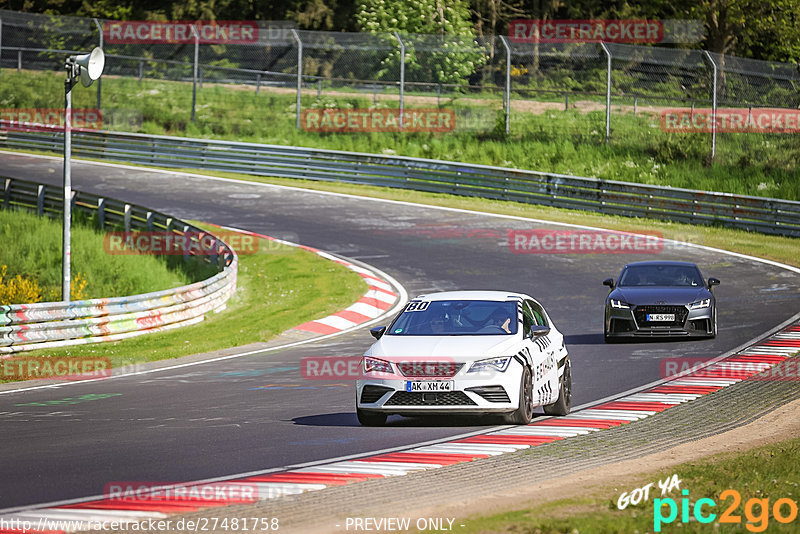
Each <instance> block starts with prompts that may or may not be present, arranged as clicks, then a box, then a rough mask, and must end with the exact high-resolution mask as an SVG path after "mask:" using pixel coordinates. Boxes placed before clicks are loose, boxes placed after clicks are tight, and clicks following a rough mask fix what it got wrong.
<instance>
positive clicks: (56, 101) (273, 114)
mask: <svg viewBox="0 0 800 534" xmlns="http://www.w3.org/2000/svg"><path fill="white" fill-rule="evenodd" d="M62 86H63V75H62V74H59V73H42V72H22V73H15V72H6V73H4V74H3V76H2V77H0V105H2V107H4V108H19V109H37V108H46V109H50V108H55V109H60V107H61V106H62V102H61V98H62V97H61V96H60V95H62V92H63V89H62ZM191 89H192V88H191V84H187V83H183V82H171V81H154V80H143V81H142V82H138V81H136V80H134V79H130V78H119V77H115V76H105V77H104V78H103V117H104V123H103V126H102V127H103V128H105V129H111V130H119V131H139V132H142V133H146V134H166V135H177V136H188V137H201V138H213V139H228V140H236V141H252V142H258V143H270V144H278V145H291V146H306V147H315V148H327V149H336V150H347V151H357V152H371V153H378V154H388V155H391V154H399V155H404V156H412V157H422V158H434V159H447V160H452V161H463V162H470V163H480V164H488V165H499V166H503V167H512V168H519V169H532V170H544V171H548V172H559V173H566V174H573V175H577V176H586V177H596V178H602V179H609V180H622V181H628V182H637V183H647V184H656V185H669V186H672V187H686V188H691V189H700V190H706V191H722V192H729V193H737V194H748V195H756V196H768V197H778V198H784V199H790V200H800V180H799V179H798V173H797V171H798V169H799V168H798V164H797V162H798V161H800V144H798V142H797V135H793V134H755V133H741V134H740V133H737V134H720V135H719V136H718V139H717V142H718V144H717V152H718V154H717V158H716V160H715V163H714V164H713V165H709V164H708V156H709V153H710V150H711V134H708V133H666V132H664V131H662V129H661V126H660V122H659V121H660V119H659V116H658V110H657V109H655V108H654V109H652V110H650V112H647V113H642V112H639V113H637V114H636V115H634V114H633V113H632V112H629V111H628V109H627V108H625V109H624V110H623V109H622V108H620V107H619V106H617V107H616V108H612V112H613V113H612V115H613V116H612V120H611V138H610V139H611V140H610V143H605V112H604V107H603V106H602V105H600V106H598V105H592V106H587V105H584V104H587V102H579V103H578V104H581V106H579V108H576V107H575V105H573V106H572V107H570V108H569V109H566V110H564V108H563V107H562V108H561V109H553V107H552V106H551V105H545V104H546V103H545V102H540V101H537V100H521V99H518V98H517V99H515V100H514V105H513V106H512V110H513V112H512V117H511V134H510V135H506V134H505V133H504V118H503V116H502V114H501V113H499V112H498V109H499V107H500V100H499V99H497V98H496V97H495V98H480V97H475V96H472V95H470V96H463V95H461V96H458V95H449V96H448V97H447V98H443V99H441V101H440V102H439V103H440V104H441V106H442V107H445V108H450V109H453V110H454V111H455V112H456V113H457V114H458V113H460V112H463V114H461V115H458V116H459V117H465V119H464V120H465V121H466V124H467V127H466V128H465V129H464V130H461V129H460V127H458V124H461V123H460V122H458V121H457V130H456V131H454V132H450V133H446V134H432V133H424V132H419V133H374V132H373V133H316V132H311V131H302V130H300V131H298V130H297V129H296V128H295V113H294V109H295V94H294V92H293V91H291V90H288V91H287V90H286V89H280V88H269V87H267V88H262V89H261V91H260V94H259V95H256V94H255V91H254V89H253V88H251V87H244V86H237V85H220V84H211V83H207V84H205V85H204V86H203V88H202V89H201V90H199V91H198V93H197V107H196V120H195V122H192V121H190V120H189V118H190V112H191V101H192V90H191ZM371 96H372V95H370V94H365V93H359V92H355V91H352V92H347V91H336V92H329V93H323V94H322V95H321V96H320V97H317V96H316V93H315V92H309V93H305V94H304V95H303V97H302V104H301V106H302V108H303V109H309V108H312V107H316V108H349V109H365V108H371V107H378V108H381V107H383V108H386V107H396V106H397V105H398V104H397V99H396V98H395V97H393V96H392V97H388V98H386V99H383V100H376V101H373V98H371ZM479 96H480V95H479ZM73 98H74V104H73V106H74V107H75V108H76V109H79V108H93V107H95V106H96V100H95V99H96V94H95V92H94V91H85V90H78V91H75V93H74V95H73ZM437 105H438V104H437V98H435V97H426V96H413V95H411V94H409V97H408V99H407V102H406V107H407V109H412V108H415V107H418V108H435V107H436V106H437ZM138 113H141V124H136V123H132V122H131V121H129V120H127V119H128V118H130V116H132V114H134V115H135V114H138ZM459 120H461V119H459Z"/></svg>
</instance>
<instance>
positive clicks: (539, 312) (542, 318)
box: [525, 300, 547, 326]
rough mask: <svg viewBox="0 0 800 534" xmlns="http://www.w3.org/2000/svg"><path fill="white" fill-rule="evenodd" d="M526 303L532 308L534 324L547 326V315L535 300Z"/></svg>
mask: <svg viewBox="0 0 800 534" xmlns="http://www.w3.org/2000/svg"><path fill="white" fill-rule="evenodd" d="M525 303H526V304H527V305H528V306H530V307H531V312H532V313H533V318H534V320H535V323H534V324H537V325H539V326H547V315H545V313H544V309H543V308H542V307H541V306H540V305H539V304H537V303H536V302H535V301H533V300H526V301H525Z"/></svg>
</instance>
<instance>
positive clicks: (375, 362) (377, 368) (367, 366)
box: [364, 356, 394, 374]
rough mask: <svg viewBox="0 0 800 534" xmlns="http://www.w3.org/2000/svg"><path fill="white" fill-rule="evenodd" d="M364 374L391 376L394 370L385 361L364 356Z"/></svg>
mask: <svg viewBox="0 0 800 534" xmlns="http://www.w3.org/2000/svg"><path fill="white" fill-rule="evenodd" d="M364 372H365V373H389V374H393V373H394V370H393V369H392V364H391V363H389V362H387V361H385V360H379V359H378V358H372V357H370V356H364Z"/></svg>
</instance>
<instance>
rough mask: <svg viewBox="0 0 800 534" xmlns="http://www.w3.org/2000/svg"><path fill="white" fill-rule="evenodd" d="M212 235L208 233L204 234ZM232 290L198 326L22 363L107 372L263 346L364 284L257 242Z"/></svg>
mask: <svg viewBox="0 0 800 534" xmlns="http://www.w3.org/2000/svg"><path fill="white" fill-rule="evenodd" d="M209 229H211V230H212V231H213V228H209ZM237 284H238V287H237V290H236V293H235V294H234V296H233V297H232V298H231V299H230V300H229V301H228V304H227V308H226V309H225V310H224V311H222V312H220V313H216V314H210V315H209V316H207V318H206V320H205V321H203V322H202V323H200V324H198V325H194V326H188V327H184V328H179V329H177V330H172V331H167V332H160V333H155V334H148V335H144V336H139V337H135V338H131V339H128V340H124V341H120V342H114V343H99V344H93V345H79V346H74V347H65V348H60V349H51V350H36V351H31V352H25V353H23V354H22V356H24V357H33V358H37V357H43V358H46V357H50V358H55V357H78V358H91V357H109V358H110V360H111V365H112V368H118V367H122V366H125V365H130V364H135V363H142V362H149V361H156V360H164V359H169V358H177V357H180V356H186V355H190V354H197V353H202V352H208V351H214V350H220V349H225V348H230V347H237V346H241V345H246V344H249V343H256V342H262V341H268V340H269V339H271V338H273V337H275V336H276V335H278V334H280V333H281V332H283V331H285V330H287V329H289V328H291V327H293V326H297V325H298V324H302V323H304V322H306V321H309V320H312V319H318V318H321V317H325V316H327V315H329V314H331V313H332V312H334V311H337V310H341V309H343V308H346V307H347V306H349V305H350V304H352V303H353V302H355V301H356V300H358V298H359V297H360V296H361V295H363V294H364V292H366V290H367V286H366V284H365V283H364V282H363V280H362V279H361V277H359V276H358V275H357V274H356V273H354V272H353V271H350V270H349V269H347V268H346V267H344V266H342V265H340V264H338V263H335V262H332V261H330V260H326V259H323V258H321V257H320V256H318V255H316V254H314V253H311V252H308V251H305V250H302V249H299V248H296V247H289V246H285V245H280V244H277V243H274V242H272V241H267V240H259V247H258V252H257V253H255V254H242V255H240V256H239V276H238V280H237Z"/></svg>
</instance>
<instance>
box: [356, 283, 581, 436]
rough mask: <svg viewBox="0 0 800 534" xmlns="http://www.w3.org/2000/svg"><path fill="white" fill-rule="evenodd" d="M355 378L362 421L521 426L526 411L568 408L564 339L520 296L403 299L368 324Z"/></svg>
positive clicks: (446, 295) (483, 293) (464, 294)
mask: <svg viewBox="0 0 800 534" xmlns="http://www.w3.org/2000/svg"><path fill="white" fill-rule="evenodd" d="M370 332H371V334H372V335H373V336H374V337H375V338H376V339H377V341H376V342H375V343H374V344H373V345H372V346H371V347H370V348H369V349H368V350H367V351H366V353H365V354H364V358H363V361H362V366H361V376H360V377H359V378H358V380H357V382H356V412H357V414H358V420H359V422H360V423H361V424H362V425H369V426H377V425H383V424H384V423H385V422H386V417H387V416H388V415H391V414H399V415H403V416H419V415H428V414H431V415H433V414H439V415H441V414H454V413H459V414H475V415H478V414H499V415H503V416H504V418H505V420H506V421H507V422H509V423H512V424H521V425H524V424H528V423H529V422H530V421H531V418H532V417H533V410H534V408H536V407H537V406H543V408H544V411H545V413H547V414H549V415H566V414H568V413H569V408H570V396H571V390H572V379H571V375H570V363H569V354H568V353H567V348H566V346H565V345H564V336H563V335H562V334H561V332H559V331H558V330H557V329H556V327H555V326H554V325H553V324H552V322H551V321H550V318H549V317H548V315H547V312H545V310H544V308H543V307H542V306H541V305H540V304H539V303H538V302H536V301H535V300H534V299H533V298H531V297H530V296H528V295H524V294H521V293H510V292H505V291H452V292H445V293H433V294H430V295H422V296H419V297H417V298H415V299H413V300H411V301H410V302H409V303H408V304H407V305H406V307H405V309H404V310H403V312H402V313H401V314H400V315H398V316H397V317H396V318H395V320H394V321H392V323H391V325H389V326H388V327H385V326H381V327H378V328H373V329H372V330H370Z"/></svg>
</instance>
